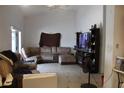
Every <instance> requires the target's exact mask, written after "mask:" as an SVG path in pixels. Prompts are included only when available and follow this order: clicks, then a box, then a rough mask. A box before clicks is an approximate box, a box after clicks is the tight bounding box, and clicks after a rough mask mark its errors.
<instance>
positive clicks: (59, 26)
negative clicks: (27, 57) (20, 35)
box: [24, 10, 76, 47]
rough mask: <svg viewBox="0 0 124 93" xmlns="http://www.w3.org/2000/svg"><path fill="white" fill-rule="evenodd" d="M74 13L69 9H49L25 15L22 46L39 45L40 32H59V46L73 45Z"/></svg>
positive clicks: (74, 30)
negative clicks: (60, 36) (36, 13)
mask: <svg viewBox="0 0 124 93" xmlns="http://www.w3.org/2000/svg"><path fill="white" fill-rule="evenodd" d="M75 25H76V23H75V13H74V12H69V11H61V10H60V11H52V10H51V11H49V12H43V13H40V14H38V15H32V16H27V17H25V20H24V30H25V33H24V46H25V47H27V46H39V40H40V34H41V32H49V33H61V35H62V38H61V46H69V47H74V45H75V42H76V40H75V37H76V35H75V32H76V26H75Z"/></svg>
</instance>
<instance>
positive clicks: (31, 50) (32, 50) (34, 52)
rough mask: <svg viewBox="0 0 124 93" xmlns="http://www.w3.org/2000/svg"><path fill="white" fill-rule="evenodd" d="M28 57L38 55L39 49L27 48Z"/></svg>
mask: <svg viewBox="0 0 124 93" xmlns="http://www.w3.org/2000/svg"><path fill="white" fill-rule="evenodd" d="M28 50H29V53H30V56H36V55H40V48H39V47H28Z"/></svg>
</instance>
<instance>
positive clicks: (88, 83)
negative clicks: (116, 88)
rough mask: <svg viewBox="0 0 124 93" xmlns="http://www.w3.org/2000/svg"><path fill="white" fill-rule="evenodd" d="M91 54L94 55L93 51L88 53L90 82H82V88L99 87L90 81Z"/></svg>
mask: <svg viewBox="0 0 124 93" xmlns="http://www.w3.org/2000/svg"><path fill="white" fill-rule="evenodd" d="M91 55H92V54H91V53H88V55H87V56H86V58H87V61H86V62H87V69H88V82H87V83H85V84H81V86H80V87H81V88H97V86H96V85H94V84H91V83H90V75H91V64H92V60H91Z"/></svg>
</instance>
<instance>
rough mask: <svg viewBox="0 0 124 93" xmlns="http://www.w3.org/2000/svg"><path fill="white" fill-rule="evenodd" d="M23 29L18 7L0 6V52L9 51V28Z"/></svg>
mask: <svg viewBox="0 0 124 93" xmlns="http://www.w3.org/2000/svg"><path fill="white" fill-rule="evenodd" d="M11 25H13V26H15V27H16V28H18V29H20V30H22V29H23V16H22V13H21V10H20V8H19V7H18V6H0V42H1V44H0V51H1V50H5V49H11V31H10V26H11Z"/></svg>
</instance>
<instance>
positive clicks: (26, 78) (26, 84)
mask: <svg viewBox="0 0 124 93" xmlns="http://www.w3.org/2000/svg"><path fill="white" fill-rule="evenodd" d="M22 87H23V88H57V75H56V73H40V74H24V75H23V79H22Z"/></svg>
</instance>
